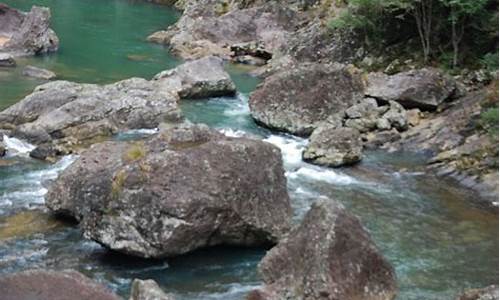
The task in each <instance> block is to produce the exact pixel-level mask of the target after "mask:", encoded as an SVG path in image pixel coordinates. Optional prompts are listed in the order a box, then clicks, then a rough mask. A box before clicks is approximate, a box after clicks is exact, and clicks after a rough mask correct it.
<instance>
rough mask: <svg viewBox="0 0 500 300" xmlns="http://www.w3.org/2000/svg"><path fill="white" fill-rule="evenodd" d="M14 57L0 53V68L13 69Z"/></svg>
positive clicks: (14, 64)
mask: <svg viewBox="0 0 500 300" xmlns="http://www.w3.org/2000/svg"><path fill="white" fill-rule="evenodd" d="M15 66H16V61H15V60H14V57H13V56H12V55H10V54H7V53H0V67H15Z"/></svg>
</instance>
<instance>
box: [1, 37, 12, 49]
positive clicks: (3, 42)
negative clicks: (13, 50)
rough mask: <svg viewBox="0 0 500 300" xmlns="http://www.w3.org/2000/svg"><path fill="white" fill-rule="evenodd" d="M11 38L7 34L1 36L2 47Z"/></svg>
mask: <svg viewBox="0 0 500 300" xmlns="http://www.w3.org/2000/svg"><path fill="white" fill-rule="evenodd" d="M9 40H10V39H9V38H8V37H5V36H0V47H3V46H4V45H5V44H6V43H7V42H8V41H9Z"/></svg>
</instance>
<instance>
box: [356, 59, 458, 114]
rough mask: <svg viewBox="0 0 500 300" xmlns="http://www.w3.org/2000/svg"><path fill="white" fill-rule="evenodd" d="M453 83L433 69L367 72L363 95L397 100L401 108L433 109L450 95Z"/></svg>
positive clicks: (453, 86)
mask: <svg viewBox="0 0 500 300" xmlns="http://www.w3.org/2000/svg"><path fill="white" fill-rule="evenodd" d="M456 87H457V85H456V82H455V81H454V80H453V79H451V78H449V77H448V76H446V75H445V74H443V73H442V72H441V71H439V70H437V69H420V70H412V71H407V72H402V73H398V74H395V75H391V76H389V75H386V74H383V73H370V74H369V75H368V78H367V87H366V91H365V94H366V95H367V96H369V97H373V98H376V99H379V100H382V101H387V102H389V101H397V102H399V103H400V104H401V105H403V106H404V107H405V108H419V109H422V110H436V109H437V107H438V106H439V105H440V104H442V103H443V102H444V101H446V100H448V99H449V98H450V97H452V96H453V94H454V92H455V90H456Z"/></svg>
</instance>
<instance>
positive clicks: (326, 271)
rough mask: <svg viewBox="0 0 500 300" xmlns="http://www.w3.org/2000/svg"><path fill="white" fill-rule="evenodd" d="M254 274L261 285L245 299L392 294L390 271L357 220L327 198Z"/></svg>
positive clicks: (370, 298) (381, 298)
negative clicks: (262, 285)
mask: <svg viewBox="0 0 500 300" xmlns="http://www.w3.org/2000/svg"><path fill="white" fill-rule="evenodd" d="M259 272H260V274H261V277H262V279H263V280H264V282H265V284H266V285H265V286H264V287H263V288H262V289H261V290H260V291H255V292H253V293H252V294H251V295H250V296H249V297H248V299H252V300H257V299H262V300H263V299H268V300H271V299H273V300H278V299H279V300H284V299H304V300H316V299H318V300H319V299H342V300H356V299H364V300H386V299H387V300H391V299H394V298H395V296H396V292H397V286H396V275H395V272H394V269H393V268H392V267H391V265H390V264H389V263H388V262H387V260H385V258H384V257H383V256H382V255H381V254H380V252H379V250H378V249H377V248H376V246H375V245H374V243H373V241H372V240H371V238H370V236H369V235H368V233H367V232H366V231H365V229H364V228H363V226H362V225H361V223H360V221H359V220H358V218H356V217H355V216H353V215H351V214H350V213H349V212H347V211H346V210H345V209H344V207H343V206H342V205H341V204H339V203H338V202H336V201H333V200H330V199H320V200H318V201H317V202H315V203H314V204H313V205H312V207H311V209H310V211H309V212H308V213H307V214H306V216H305V217H304V220H303V221H302V223H301V224H300V225H299V226H298V227H296V228H295V229H293V230H292V231H291V232H290V234H288V235H287V237H286V238H284V239H283V240H281V241H280V243H279V244H278V245H277V246H275V247H274V248H272V249H271V250H270V251H269V252H268V253H267V254H266V256H265V257H264V258H263V259H262V261H261V262H260V264H259Z"/></svg>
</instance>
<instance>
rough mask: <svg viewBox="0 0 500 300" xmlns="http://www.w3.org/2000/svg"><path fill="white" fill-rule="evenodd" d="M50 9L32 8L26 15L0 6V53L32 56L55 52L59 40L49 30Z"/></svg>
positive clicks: (2, 5) (3, 5)
mask: <svg viewBox="0 0 500 300" xmlns="http://www.w3.org/2000/svg"><path fill="white" fill-rule="evenodd" d="M50 18H51V15H50V9H49V8H47V7H39V6H33V7H32V8H31V11H30V12H28V13H23V12H20V11H18V10H16V9H13V8H10V7H8V6H7V5H5V4H0V52H8V53H11V54H14V55H34V54H39V53H45V52H52V51H57V49H58V47H59V39H58V37H57V35H56V34H55V32H54V31H53V30H52V29H51V28H50Z"/></svg>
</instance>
